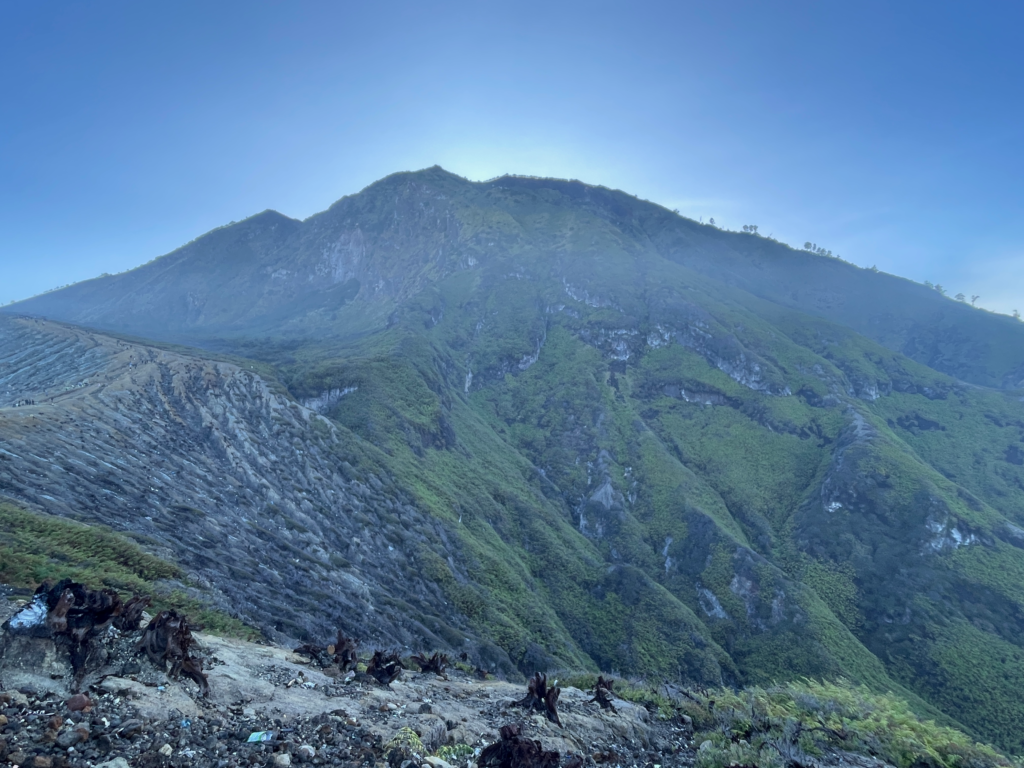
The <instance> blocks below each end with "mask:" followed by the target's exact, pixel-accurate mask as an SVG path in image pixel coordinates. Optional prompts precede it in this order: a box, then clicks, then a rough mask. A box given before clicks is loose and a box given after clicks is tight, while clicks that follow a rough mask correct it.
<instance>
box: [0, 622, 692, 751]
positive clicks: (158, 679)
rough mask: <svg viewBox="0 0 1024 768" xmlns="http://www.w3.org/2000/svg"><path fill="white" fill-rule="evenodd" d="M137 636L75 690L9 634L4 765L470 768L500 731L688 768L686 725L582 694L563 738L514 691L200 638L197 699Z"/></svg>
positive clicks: (567, 692)
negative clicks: (341, 671)
mask: <svg viewBox="0 0 1024 768" xmlns="http://www.w3.org/2000/svg"><path fill="white" fill-rule="evenodd" d="M7 612H8V613H9V612H10V610H9V609H8V611H7ZM138 634H139V633H120V632H118V631H117V630H114V629H112V628H108V629H106V630H105V631H104V634H103V635H102V637H101V639H100V642H99V646H100V649H99V651H98V652H96V653H94V654H93V655H92V656H91V657H90V658H91V659H93V661H92V662H91V663H92V664H93V668H92V669H90V671H89V673H88V674H87V675H86V677H85V678H84V680H83V681H82V683H81V685H76V684H75V683H74V682H73V681H72V674H71V669H70V665H69V663H68V661H67V659H66V658H65V657H64V655H63V654H62V652H61V650H60V649H59V648H58V647H56V646H55V645H54V643H53V641H52V640H51V639H49V638H34V637H27V636H24V637H23V636H21V635H20V634H19V633H17V632H14V631H11V630H10V629H8V631H7V632H6V633H5V634H4V635H2V636H0V690H2V693H0V713H2V714H0V764H3V762H4V761H6V762H7V763H10V764H13V765H17V766H29V767H31V768H96V767H98V766H106V768H123V767H124V766H126V765H130V766H216V767H217V768H231V767H233V766H250V765H267V766H288V765H291V764H292V763H309V764H311V765H325V766H326V765H364V766H369V765H374V766H384V765H390V766H392V767H393V768H402V766H405V768H413V767H414V766H422V765H427V766H430V767H431V768H446V765H450V766H455V767H456V768H461V767H462V766H472V765H476V764H477V762H478V761H479V759H480V754H481V750H482V748H484V747H486V746H487V745H489V744H492V743H494V742H497V741H499V739H500V736H499V729H500V728H501V727H502V726H504V725H508V724H519V726H520V730H521V735H522V736H524V737H526V738H528V739H531V740H533V739H536V740H539V742H540V744H541V746H542V748H543V750H545V751H556V752H557V753H558V759H559V761H560V763H561V764H564V765H568V764H572V765H576V766H580V765H594V764H599V763H605V764H610V765H622V766H626V765H636V766H647V765H651V766H654V765H666V766H667V765H692V764H693V762H694V756H695V751H694V749H693V746H694V745H693V744H692V742H691V738H692V732H691V730H690V729H689V727H688V725H687V724H686V723H685V721H684V720H683V719H682V718H679V719H676V720H674V721H673V720H665V719H661V718H659V717H658V716H656V715H652V714H651V713H649V712H648V711H647V710H646V709H645V708H643V707H641V706H638V705H636V704H633V703H630V702H627V701H623V700H621V699H616V700H615V701H614V707H615V710H614V711H611V710H602V709H601V708H600V707H599V705H598V704H596V703H593V702H591V698H592V697H591V695H590V694H589V693H587V692H584V691H581V690H578V689H575V688H565V689H564V690H563V691H562V694H561V698H560V700H559V706H558V710H559V715H560V718H561V721H562V727H559V726H558V725H555V724H554V723H551V722H549V721H548V720H547V719H546V718H545V717H544V716H543V715H542V714H537V713H533V714H531V713H529V712H527V711H526V710H525V709H524V708H522V707H521V706H517V705H516V704H515V703H514V702H515V701H517V700H519V699H522V698H523V695H524V694H525V692H526V686H525V685H524V684H522V683H517V684H513V683H509V682H505V681H501V680H496V679H493V678H491V679H487V680H480V679H477V678H476V677H475V676H474V675H473V674H472V673H470V672H467V671H464V670H461V669H454V668H453V669H451V670H450V671H449V673H448V676H447V679H445V678H443V677H439V676H437V675H433V674H422V673H420V672H416V671H412V670H409V669H406V670H405V671H404V672H403V673H402V675H401V677H400V678H399V679H397V680H395V681H394V682H392V683H391V684H390V685H389V686H385V685H380V684H378V683H377V682H376V681H374V680H373V679H372V678H369V677H368V676H367V675H365V674H358V673H352V672H349V673H347V674H345V675H338V674H332V671H331V670H330V669H326V670H325V669H321V668H318V667H317V666H316V665H315V664H314V663H313V662H311V660H310V659H309V658H308V657H306V656H303V655H300V654H297V653H294V652H292V651H290V650H287V649H283V648H278V647H273V646H268V645H258V644H254V643H248V642H244V641H240V640H232V639H225V638H220V637H215V636H211V635H203V634H197V635H196V636H195V637H196V640H197V641H198V645H199V655H200V656H201V657H202V659H203V662H204V668H205V671H206V673H207V674H208V676H209V684H210V692H209V695H208V696H203V695H201V692H200V689H199V686H197V685H196V684H195V683H193V682H192V681H191V680H185V679H171V678H169V676H168V674H167V671H166V670H165V669H160V668H159V667H158V666H157V665H155V664H153V663H151V662H150V661H149V660H148V659H147V658H146V657H145V656H144V655H139V654H138V653H137V652H136V651H135V645H136V642H137V637H136V635H138ZM325 673H326V674H325ZM76 688H80V689H81V692H80V693H78V694H77V695H75V689H76ZM253 734H258V735H257V736H255V737H254V736H253ZM251 738H255V739H265V740H263V741H250V739H251Z"/></svg>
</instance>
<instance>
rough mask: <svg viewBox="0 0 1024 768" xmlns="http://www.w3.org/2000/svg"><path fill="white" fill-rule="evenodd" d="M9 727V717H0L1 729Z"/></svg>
mask: <svg viewBox="0 0 1024 768" xmlns="http://www.w3.org/2000/svg"><path fill="white" fill-rule="evenodd" d="M5 725H7V715H0V728H3V727H4V726H5Z"/></svg>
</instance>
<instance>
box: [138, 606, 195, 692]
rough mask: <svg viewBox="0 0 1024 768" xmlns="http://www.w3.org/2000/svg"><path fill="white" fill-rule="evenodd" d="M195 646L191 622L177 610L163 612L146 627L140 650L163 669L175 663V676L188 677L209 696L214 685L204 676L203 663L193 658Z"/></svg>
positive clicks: (140, 642)
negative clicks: (168, 664) (169, 663)
mask: <svg viewBox="0 0 1024 768" xmlns="http://www.w3.org/2000/svg"><path fill="white" fill-rule="evenodd" d="M192 643H193V639H192V631H191V630H190V629H189V625H188V620H187V619H186V618H185V617H184V616H180V615H179V614H178V613H177V611H161V612H160V613H159V614H157V615H156V617H154V618H153V620H152V621H150V622H149V624H148V625H147V626H146V629H145V631H144V632H143V633H142V637H141V638H140V639H139V642H138V645H137V646H136V648H137V650H139V651H145V653H146V656H148V657H149V660H150V661H152V662H153V663H154V664H156V665H157V666H158V667H160V668H162V669H166V666H167V662H168V661H169V662H171V670H170V672H169V674H170V676H171V677H177V676H178V675H179V674H184V675H185V676H186V677H189V678H191V679H192V680H195V682H196V683H197V684H198V685H199V687H200V688H201V689H202V692H203V695H206V694H208V693H209V692H210V683H209V681H208V680H207V679H206V675H205V674H203V662H202V661H201V660H200V659H197V658H195V657H194V656H193V655H192Z"/></svg>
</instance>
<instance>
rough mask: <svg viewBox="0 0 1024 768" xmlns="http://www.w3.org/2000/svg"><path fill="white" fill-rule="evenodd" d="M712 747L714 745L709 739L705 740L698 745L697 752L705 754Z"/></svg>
mask: <svg viewBox="0 0 1024 768" xmlns="http://www.w3.org/2000/svg"><path fill="white" fill-rule="evenodd" d="M714 746H715V745H714V744H712V743H711V739H706V740H704V741H702V742H701V743H700V746H699V747H698V748H697V751H698V752H707V751H708V750H709V749H711V748H712V747H714Z"/></svg>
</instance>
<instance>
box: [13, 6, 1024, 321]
mask: <svg viewBox="0 0 1024 768" xmlns="http://www.w3.org/2000/svg"><path fill="white" fill-rule="evenodd" d="M1021 15H1022V13H1021V11H1020V9H1019V8H1018V7H1016V6H1011V5H1009V4H997V5H994V6H993V5H989V6H985V7H984V8H982V9H980V10H979V9H972V10H971V11H970V12H969V13H968V11H967V10H966V9H964V8H962V7H960V6H955V5H952V4H938V5H936V4H928V5H925V4H923V3H907V4H901V5H900V6H899V7H896V8H894V7H890V6H888V5H886V4H882V3H876V4H866V5H862V6H858V8H857V9H856V10H850V9H848V8H839V7H825V6H820V5H816V4H813V3H789V4H786V5H784V6H783V5H773V6H767V5H758V6H754V5H750V6H735V7H725V6H715V7H706V6H698V5H674V4H673V5H669V4H663V3H649V4H646V5H643V6H640V7H639V8H631V9H629V10H628V11H627V10H625V9H623V8H620V7H618V6H616V5H613V4H598V5H596V6H595V5H592V4H587V5H583V4H579V3H559V4H553V5H552V4H544V5H542V4H527V5H520V6H517V7H516V8H502V7H477V6H472V5H466V4H461V5H460V4H450V5H445V6H443V7H439V8H434V9H427V8H422V7H419V6H417V5H414V4H409V3H391V4H386V5H381V6H377V7H375V8H373V9H367V8H350V7H346V6H338V5H335V4H328V3H319V2H313V3H302V4H299V5H297V6H287V7H286V6H283V5H278V4H273V3H262V4H258V5H255V6H250V5H245V6H242V5H241V4H236V3H225V4H222V5H219V6H217V7H216V8H208V7H205V6H202V5H200V4H197V3H183V4H181V5H178V6H175V7H174V8H172V9H167V8H143V7H136V6H133V5H131V4H128V3H112V4H109V5H105V6H103V7H102V8H96V7H86V6H78V5H73V4H71V3H57V4H52V5H49V6H47V7H46V8H45V9H43V8H41V7H39V6H37V5H34V4H28V3H15V4H9V5H7V6H5V7H4V8H3V9H2V10H0V20H2V22H3V23H2V24H0V29H3V32H0V41H3V43H4V45H3V46H2V51H3V52H0V61H2V62H3V63H4V65H5V66H4V72H5V74H4V75H0V77H2V78H3V82H4V86H5V92H6V93H8V94H9V96H8V102H7V105H8V120H6V121H5V122H4V124H3V125H2V126H0V147H2V152H0V169H2V171H3V174H2V178H3V181H2V182H0V201H2V203H3V205H2V207H0V211H2V213H0V231H2V232H3V235H2V236H0V260H2V263H3V265H4V268H5V279H4V281H3V283H2V287H3V290H2V291H0V302H5V303H6V302H8V301H10V300H14V299H24V298H28V297H29V296H31V295H35V294H38V293H40V292H43V291H46V290H50V289H52V288H54V287H56V286H58V285H63V284H68V283H73V282H78V281H81V280H84V279H88V278H91V277H95V276H98V275H100V274H101V273H105V272H106V273H116V272H120V271H124V270H126V269H130V268H133V267H135V266H138V265H140V264H143V263H145V262H147V261H150V260H151V259H153V258H155V257H157V256H160V255H163V254H165V253H168V252H170V251H173V250H174V249H175V248H177V247H179V246H180V245H182V244H183V243H185V242H188V241H189V240H192V239H193V238H195V237H197V236H199V235H201V234H203V233H205V232H207V231H209V230H210V229H213V228H215V227H218V226H222V225H224V224H227V223H228V222H229V221H231V220H241V219H243V218H246V217H247V216H250V215H252V214H255V213H258V212H259V211H262V210H265V209H267V208H272V209H274V210H277V211H279V212H281V213H283V214H285V215H287V216H290V217H293V218H300V219H302V218H306V217H308V216H310V215H312V214H313V213H316V212H317V211H320V210H323V209H325V208H326V207H328V206H329V205H330V204H331V203H332V202H334V201H335V200H336V199H338V198H340V197H342V196H344V195H347V194H353V193H355V192H357V191H359V190H360V189H362V188H364V187H366V186H367V185H369V184H371V183H372V182H374V181H376V180H378V179H380V178H382V177H384V176H387V175H389V174H391V173H394V172H399V171H403V170H415V169H419V168H424V167H429V166H431V165H435V164H437V165H441V166H442V167H444V168H445V169H447V170H449V171H451V172H453V173H456V174H458V175H461V176H464V177H466V178H469V179H471V180H474V181H479V180H483V179H487V178H492V177H494V176H500V175H502V174H505V173H511V174H518V175H536V176H552V177H558V178H576V179H579V180H581V181H583V182H586V183H588V184H595V185H603V186H607V187H611V188H616V189H621V190H623V191H625V192H627V193H629V194H635V195H637V196H638V197H640V198H643V199H648V200H650V201H651V202H654V203H657V204H660V205H663V206H665V207H667V208H669V209H679V211H680V212H681V213H682V214H683V215H686V216H689V217H691V218H694V219H701V218H702V219H703V220H704V221H707V220H708V219H709V218H711V217H714V218H715V220H716V222H717V223H718V224H719V225H720V226H723V227H727V228H729V229H732V230H739V229H740V228H741V227H742V225H744V224H757V225H758V226H759V228H760V232H761V233H762V234H765V235H772V236H774V237H775V238H776V239H778V240H780V241H782V242H787V243H789V244H790V245H793V246H794V247H797V248H799V247H801V246H802V245H803V243H804V242H805V241H812V242H815V243H817V244H819V245H821V246H824V247H825V248H828V249H830V250H831V251H832V252H833V253H834V254H838V255H840V256H842V257H843V258H844V259H846V260H848V261H850V262H852V263H855V264H858V265H860V266H864V267H870V266H872V265H877V267H878V268H879V269H881V270H883V271H886V272H890V273H892V274H897V275H900V276H903V277H907V278H909V279H912V280H916V281H918V282H923V281H925V280H929V281H931V282H933V283H940V284H942V285H943V286H944V287H945V288H946V290H947V292H948V293H949V294H951V295H952V294H956V293H959V292H962V293H964V294H966V295H967V296H971V295H975V294H976V295H980V297H981V298H980V299H979V301H978V306H980V307H984V308H987V309H991V310H994V311H999V312H1006V313H1008V312H1010V311H1011V310H1013V309H1015V308H1017V307H1018V306H1019V305H1022V304H1024V300H1019V298H1018V297H1020V296H1021V293H1022V288H1024V269H1022V266H1024V235H1021V233H1020V232H1019V231H1018V228H1017V227H1016V226H1015V216H1016V214H1017V211H1018V210H1019V209H1020V207H1021V203H1022V202H1024V185H1022V183H1021V181H1020V179H1021V178H1022V175H1021V173H1020V168H1019V166H1020V165H1021V157H1020V152H1019V150H1018V148H1017V141H1016V139H1017V137H1018V135H1019V127H1018V126H1019V125H1020V124H1021V119H1020V118H1021V112H1022V109H1024V108H1022V107H1021V103H1022V101H1021V99H1020V96H1021V95H1022V94H1021V90H1022V88H1021V77H1020V74H1019V73H1020V72H1021V71H1024V68H1022V67H1021V64H1022V63H1024V62H1022V61H1021V59H1022V58H1024V54H1022V53H1021V52H1020V51H1019V47H1018V46H1015V45H1014V44H1013V30H1014V29H1015V27H1016V25H1015V24H1014V23H1013V21H1014V19H1015V18H1019V17H1020V16H1021Z"/></svg>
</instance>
